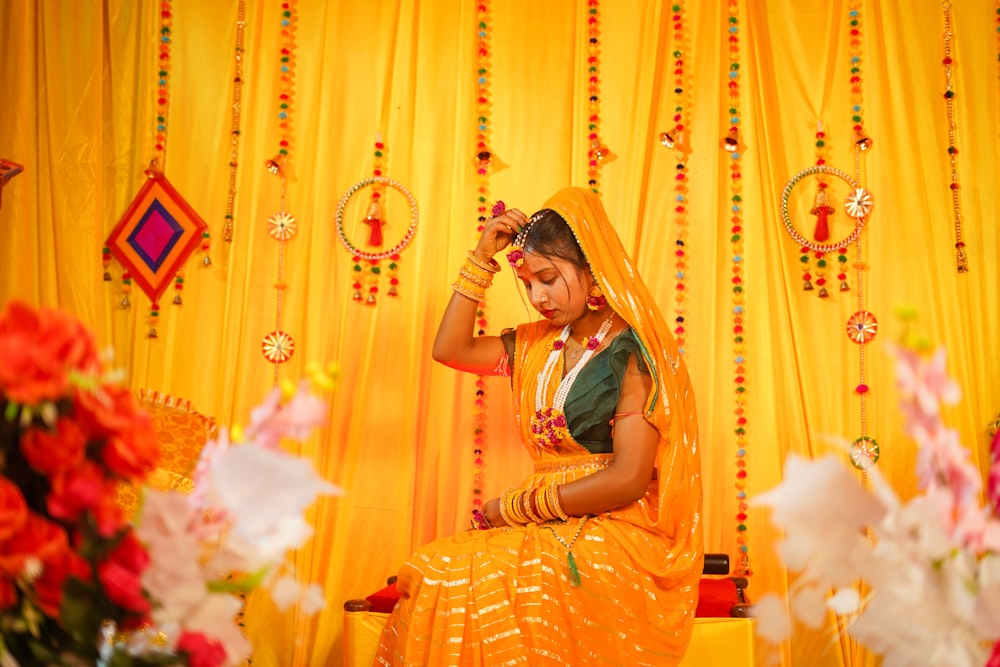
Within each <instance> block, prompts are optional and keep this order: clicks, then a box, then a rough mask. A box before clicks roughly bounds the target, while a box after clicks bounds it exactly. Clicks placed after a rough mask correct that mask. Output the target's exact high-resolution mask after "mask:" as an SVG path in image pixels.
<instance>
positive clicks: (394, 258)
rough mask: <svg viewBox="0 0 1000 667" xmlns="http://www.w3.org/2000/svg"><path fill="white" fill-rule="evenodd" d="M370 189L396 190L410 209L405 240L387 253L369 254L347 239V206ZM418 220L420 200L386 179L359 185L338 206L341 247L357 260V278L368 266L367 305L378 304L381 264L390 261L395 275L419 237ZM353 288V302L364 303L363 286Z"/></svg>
mask: <svg viewBox="0 0 1000 667" xmlns="http://www.w3.org/2000/svg"><path fill="white" fill-rule="evenodd" d="M368 186H379V187H382V188H383V189H384V188H385V187H386V186H388V187H390V188H393V189H395V190H397V191H398V192H399V193H400V194H402V195H403V196H404V197H405V198H406V201H407V202H408V203H409V207H410V224H409V226H408V227H407V228H406V234H405V235H404V236H403V239H402V240H401V241H400V242H399V243H397V244H396V245H394V246H392V247H391V248H389V249H388V250H385V251H382V252H369V251H367V250H362V249H361V248H359V247H358V246H356V245H354V244H353V243H352V242H351V241H350V239H348V238H347V232H345V231H344V211H345V209H346V208H347V203H348V202H349V201H350V200H351V197H353V196H354V195H355V194H357V193H358V192H360V191H361V190H363V189H364V188H366V187H368ZM383 192H384V190H383ZM419 218H420V214H419V211H418V209H417V200H416V199H414V197H413V195H412V194H410V191H409V190H407V189H406V188H405V187H403V186H402V184H400V183H399V182H398V181H394V180H393V179H391V178H386V177H385V176H372V177H370V178H366V179H364V180H361V181H358V182H357V183H355V184H354V185H352V186H351V187H350V188H349V189H348V190H347V192H345V193H344V195H343V196H342V197H341V198H340V203H339V204H337V213H336V225H337V238H338V239H340V243H341V245H343V246H344V247H345V248H346V249H347V252H349V253H351V258H352V259H353V260H354V267H353V271H354V274H355V276H356V277H357V276H358V274H360V273H364V267H365V266H366V265H367V266H368V274H367V276H365V279H366V280H367V281H368V297H367V299H365V301H366V303H368V304H369V305H375V303H376V295H377V294H378V282H379V278H380V276H381V273H382V270H381V266H380V264H379V262H382V261H384V260H389V267H390V270H391V271H392V272H395V271H396V265H397V264H398V262H399V257H400V253H402V252H403V250H404V249H405V248H406V246H408V245H409V243H410V241H412V240H413V235H414V234H416V233H417V222H418V220H419ZM353 286H354V295H353V298H354V300H355V301H361V300H362V296H361V291H360V282H359V281H357V280H356V281H354V282H353ZM393 287H395V284H393Z"/></svg>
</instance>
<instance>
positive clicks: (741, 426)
mask: <svg viewBox="0 0 1000 667" xmlns="http://www.w3.org/2000/svg"><path fill="white" fill-rule="evenodd" d="M728 5H729V11H728V16H727V19H726V41H727V43H728V54H729V58H728V60H729V71H728V72H727V84H726V85H727V88H728V91H729V118H728V122H729V131H728V132H727V133H726V136H725V137H724V138H723V140H722V148H723V150H724V151H726V152H727V153H729V156H730V159H731V160H732V162H731V164H730V166H729V190H730V212H731V213H732V216H731V217H730V222H731V236H730V242H731V244H732V253H733V260H732V261H733V267H732V272H733V277H732V284H733V299H732V323H733V363H734V364H735V368H734V377H733V381H734V383H735V385H736V387H735V394H736V410H735V414H736V425H735V426H736V428H735V429H734V433H735V435H736V503H737V512H736V543H737V545H738V547H739V550H740V561H739V562H738V563H737V565H736V573H737V574H740V575H744V576H746V575H750V574H751V573H752V571H751V569H750V547H749V544H748V540H747V519H748V517H747V510H748V509H749V503H748V502H747V460H746V444H747V437H746V433H747V414H746V391H747V388H746V338H745V331H744V323H745V321H746V320H745V317H746V312H745V311H746V299H745V297H744V294H743V275H744V270H743V175H742V172H741V163H740V159H741V157H742V144H741V141H740V133H739V126H740V120H741V119H740V37H739V32H740V30H739V27H740V3H739V0H729V2H728Z"/></svg>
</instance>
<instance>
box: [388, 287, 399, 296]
mask: <svg viewBox="0 0 1000 667" xmlns="http://www.w3.org/2000/svg"><path fill="white" fill-rule="evenodd" d="M388 294H389V296H399V292H398V291H396V286H395V285H393V286H392V287H390V288H389V291H388Z"/></svg>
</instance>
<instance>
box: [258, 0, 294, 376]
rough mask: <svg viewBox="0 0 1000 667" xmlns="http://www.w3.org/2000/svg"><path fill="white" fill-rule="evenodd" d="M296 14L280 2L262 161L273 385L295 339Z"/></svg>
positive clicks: (265, 348) (266, 346)
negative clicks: (273, 254) (272, 119)
mask: <svg viewBox="0 0 1000 667" xmlns="http://www.w3.org/2000/svg"><path fill="white" fill-rule="evenodd" d="M297 24H298V16H297V15H296V13H295V8H294V3H293V2H283V3H281V20H280V21H279V27H280V29H279V36H280V40H279V43H280V44H281V49H280V51H279V57H278V105H277V109H278V111H277V119H278V152H277V153H276V154H275V156H274V157H273V158H271V159H270V160H267V161H266V162H265V163H264V166H265V167H266V169H267V171H268V172H269V173H271V174H274V175H275V176H277V177H278V178H279V179H280V181H281V193H280V203H281V205H280V209H279V210H278V212H277V213H275V214H274V215H272V216H271V217H270V218H269V219H268V221H267V231H268V234H270V236H271V238H273V239H274V240H275V241H277V242H278V275H277V278H276V279H275V281H274V290H275V304H274V329H273V330H272V331H271V332H270V333H268V334H267V335H265V336H264V338H263V340H262V341H261V353H262V354H263V355H264V358H265V359H267V361H269V362H270V363H272V364H273V365H274V385H275V386H277V385H278V384H279V377H278V374H279V369H280V367H281V364H283V363H285V362H286V361H288V360H289V359H291V358H292V355H293V354H294V353H295V340H294V338H293V337H292V336H291V334H289V333H288V332H287V331H284V330H283V329H282V325H283V314H284V302H285V292H286V291H287V289H288V284H287V283H286V282H285V244H286V243H287V242H288V241H290V240H291V239H292V238H294V236H295V234H296V233H297V232H298V224H297V223H296V221H295V218H294V217H293V216H292V215H291V214H289V213H288V212H287V210H286V209H285V204H286V201H285V195H286V192H285V186H286V176H287V171H288V168H289V164H290V160H291V145H292V118H293V111H294V85H295V64H296V59H295V49H296V44H295V30H296V28H297V27H298V26H297Z"/></svg>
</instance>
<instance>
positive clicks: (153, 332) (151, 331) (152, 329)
mask: <svg viewBox="0 0 1000 667" xmlns="http://www.w3.org/2000/svg"><path fill="white" fill-rule="evenodd" d="M146 337H147V338H159V336H158V335H157V334H156V328H155V327H150V329H149V335H148V336H146Z"/></svg>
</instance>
